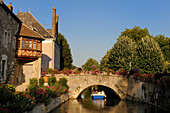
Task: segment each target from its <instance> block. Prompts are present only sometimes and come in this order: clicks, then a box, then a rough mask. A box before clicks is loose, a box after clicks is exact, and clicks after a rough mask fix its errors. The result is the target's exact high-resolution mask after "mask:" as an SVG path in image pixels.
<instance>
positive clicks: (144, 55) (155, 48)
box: [137, 36, 165, 73]
mask: <svg viewBox="0 0 170 113" xmlns="http://www.w3.org/2000/svg"><path fill="white" fill-rule="evenodd" d="M137 52H138V63H139V68H140V69H142V70H143V72H145V73H161V72H163V71H164V69H165V66H164V63H165V61H164V56H163V54H162V51H161V49H160V47H159V45H158V44H157V43H156V41H155V40H154V39H153V38H150V37H148V36H147V37H144V38H142V39H141V40H140V41H139V43H138V48H137Z"/></svg>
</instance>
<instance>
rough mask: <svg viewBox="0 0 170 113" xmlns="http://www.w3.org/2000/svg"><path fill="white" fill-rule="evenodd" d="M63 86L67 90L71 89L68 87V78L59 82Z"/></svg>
mask: <svg viewBox="0 0 170 113" xmlns="http://www.w3.org/2000/svg"><path fill="white" fill-rule="evenodd" d="M58 83H59V84H60V85H61V86H64V87H66V88H69V87H68V85H67V79H66V78H64V77H63V78H60V79H59V82H58Z"/></svg>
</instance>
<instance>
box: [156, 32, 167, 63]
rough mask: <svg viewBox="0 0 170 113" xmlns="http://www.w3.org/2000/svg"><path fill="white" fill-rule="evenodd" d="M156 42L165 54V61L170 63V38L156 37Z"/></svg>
mask: <svg viewBox="0 0 170 113" xmlns="http://www.w3.org/2000/svg"><path fill="white" fill-rule="evenodd" d="M154 39H155V40H156V42H157V43H158V45H159V46H160V48H161V51H162V53H163V54H164V58H165V61H168V62H170V57H169V56H170V51H169V50H170V37H165V36H164V35H156V36H155V37H154Z"/></svg>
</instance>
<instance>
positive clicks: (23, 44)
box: [22, 38, 25, 48]
mask: <svg viewBox="0 0 170 113" xmlns="http://www.w3.org/2000/svg"><path fill="white" fill-rule="evenodd" d="M22 48H25V38H23V39H22Z"/></svg>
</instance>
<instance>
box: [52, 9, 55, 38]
mask: <svg viewBox="0 0 170 113" xmlns="http://www.w3.org/2000/svg"><path fill="white" fill-rule="evenodd" d="M55 35H56V8H55V7H53V14H52V36H53V37H55Z"/></svg>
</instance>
